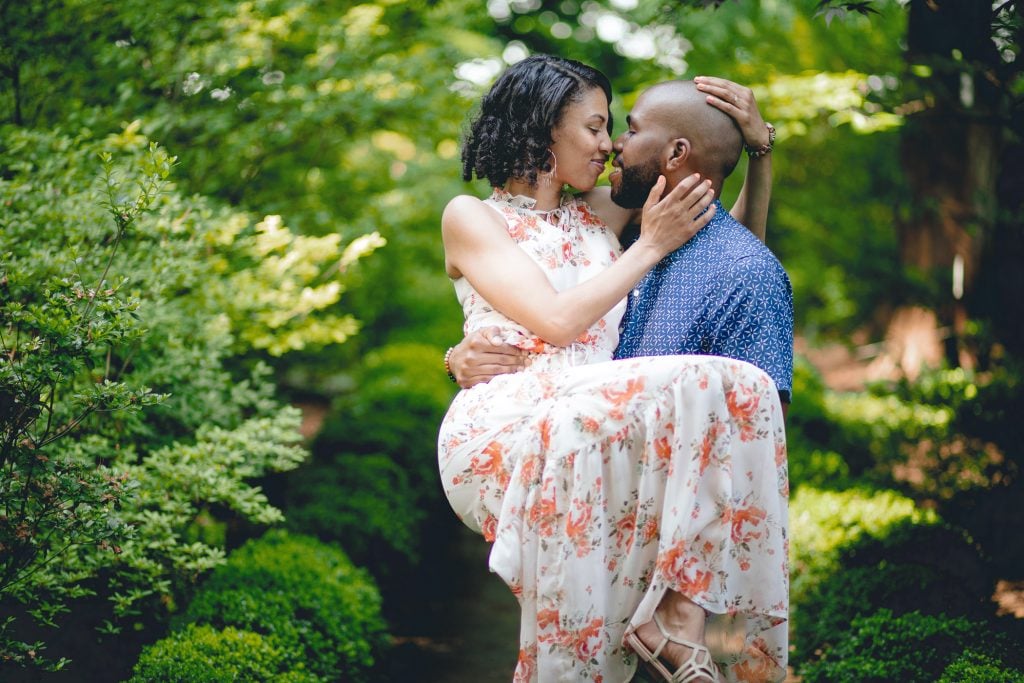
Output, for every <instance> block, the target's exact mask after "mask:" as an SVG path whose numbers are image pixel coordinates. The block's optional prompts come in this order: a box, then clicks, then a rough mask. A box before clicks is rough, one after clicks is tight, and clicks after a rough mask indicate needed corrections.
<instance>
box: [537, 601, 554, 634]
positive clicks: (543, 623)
mask: <svg viewBox="0 0 1024 683" xmlns="http://www.w3.org/2000/svg"><path fill="white" fill-rule="evenodd" d="M558 622H559V616H558V610H557V609H555V608H553V607H549V608H547V609H542V610H539V611H538V612H537V628H538V629H540V630H541V631H543V630H545V629H548V628H551V627H552V626H555V627H557V626H558Z"/></svg>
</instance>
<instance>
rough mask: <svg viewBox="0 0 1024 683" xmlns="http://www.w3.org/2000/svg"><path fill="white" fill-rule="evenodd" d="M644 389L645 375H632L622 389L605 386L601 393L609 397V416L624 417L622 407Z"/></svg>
mask: <svg viewBox="0 0 1024 683" xmlns="http://www.w3.org/2000/svg"><path fill="white" fill-rule="evenodd" d="M643 390H644V378H643V377H631V378H629V379H628V380H626V386H625V387H624V388H622V389H618V388H615V387H605V388H604V389H602V390H601V394H602V395H603V396H604V397H605V398H606V399H608V403H609V406H608V416H609V417H611V418H612V419H615V420H621V419H622V418H623V412H622V409H623V408H624V407H625V406H626V404H628V403H629V400H630V399H631V398H633V397H634V396H636V395H637V394H639V393H640V392H641V391H643Z"/></svg>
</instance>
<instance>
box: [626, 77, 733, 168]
mask: <svg viewBox="0 0 1024 683" xmlns="http://www.w3.org/2000/svg"><path fill="white" fill-rule="evenodd" d="M634 111H635V112H637V114H638V115H640V114H642V115H643V117H644V119H645V120H647V121H648V122H650V123H654V124H656V125H657V126H659V127H660V128H662V129H663V130H664V132H665V134H666V136H667V138H668V139H678V138H685V139H687V140H688V141H689V143H690V159H689V160H688V166H689V167H690V169H691V170H693V171H696V172H698V173H700V174H701V175H704V176H706V177H710V178H717V179H720V180H724V179H725V178H727V177H728V176H729V174H730V173H732V171H733V169H734V168H736V163H737V162H738V161H739V158H740V153H741V152H742V150H743V136H742V134H741V133H740V129H739V127H738V126H737V125H736V122H735V121H734V120H733V119H732V118H731V117H730V116H729V115H728V114H726V113H724V112H722V111H721V110H719V109H717V108H715V107H712V106H710V105H709V104H708V103H707V95H706V94H705V93H702V92H701V91H700V90H698V89H697V86H696V85H695V84H694V82H693V81H665V82H664V83H659V84H657V85H654V86H651V87H650V88H648V89H647V90H645V91H644V92H643V94H641V95H640V97H639V99H637V102H636V105H635V107H634Z"/></svg>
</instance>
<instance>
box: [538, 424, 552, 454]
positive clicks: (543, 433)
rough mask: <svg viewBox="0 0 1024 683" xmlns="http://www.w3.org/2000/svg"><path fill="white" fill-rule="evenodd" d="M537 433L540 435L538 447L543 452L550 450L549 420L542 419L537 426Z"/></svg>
mask: <svg viewBox="0 0 1024 683" xmlns="http://www.w3.org/2000/svg"><path fill="white" fill-rule="evenodd" d="M537 431H538V432H539V433H540V446H541V448H543V449H544V450H545V451H547V450H548V449H549V448H551V420H549V419H548V418H546V417H545V418H544V419H543V420H541V421H540V423H538V424H537Z"/></svg>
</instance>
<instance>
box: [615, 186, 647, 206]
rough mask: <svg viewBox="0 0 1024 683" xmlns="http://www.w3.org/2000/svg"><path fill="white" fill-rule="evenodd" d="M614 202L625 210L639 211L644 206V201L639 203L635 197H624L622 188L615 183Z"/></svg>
mask: <svg viewBox="0 0 1024 683" xmlns="http://www.w3.org/2000/svg"><path fill="white" fill-rule="evenodd" d="M612 201H613V202H615V203H616V204H617V205H619V206H621V207H622V208H623V209H639V208H640V207H642V206H643V205H644V202H643V201H641V202H639V203H637V201H636V198H635V197H629V196H623V193H622V186H621V185H616V184H615V183H612Z"/></svg>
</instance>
